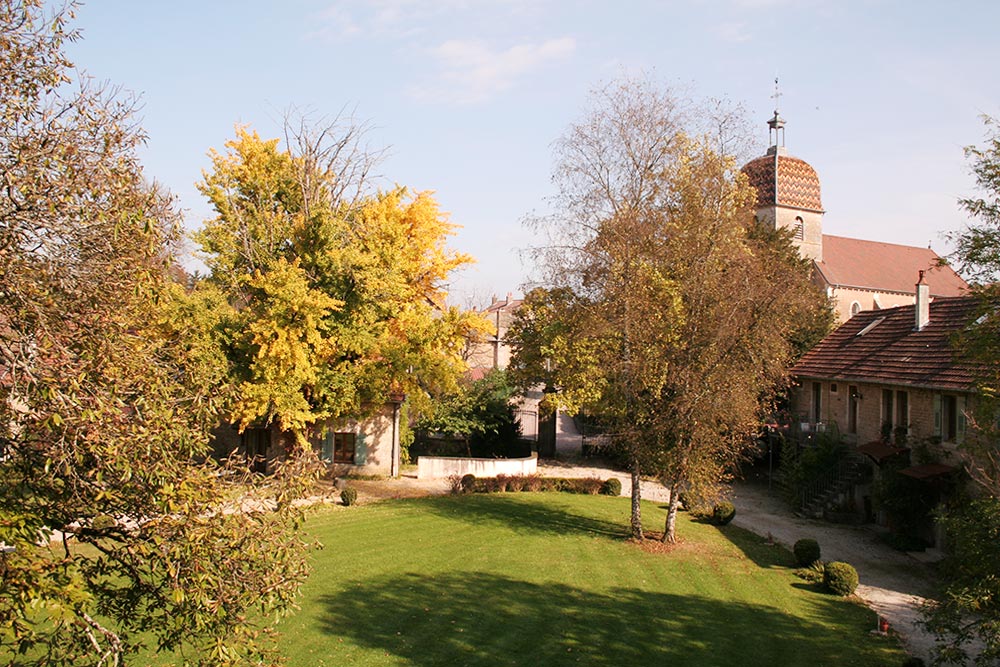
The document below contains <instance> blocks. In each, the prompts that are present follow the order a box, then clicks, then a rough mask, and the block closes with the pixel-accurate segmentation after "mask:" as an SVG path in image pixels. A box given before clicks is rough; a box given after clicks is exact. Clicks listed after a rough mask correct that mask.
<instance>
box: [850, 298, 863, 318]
mask: <svg viewBox="0 0 1000 667" xmlns="http://www.w3.org/2000/svg"><path fill="white" fill-rule="evenodd" d="M860 312H861V304H860V303H858V302H857V301H852V302H851V317H854V316H855V315H857V314H858V313H860Z"/></svg>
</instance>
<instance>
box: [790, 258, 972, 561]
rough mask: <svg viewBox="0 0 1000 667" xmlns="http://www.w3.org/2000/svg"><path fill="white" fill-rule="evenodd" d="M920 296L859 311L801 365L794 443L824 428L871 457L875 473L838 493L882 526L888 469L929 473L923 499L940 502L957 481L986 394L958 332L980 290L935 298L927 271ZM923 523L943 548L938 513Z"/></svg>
mask: <svg viewBox="0 0 1000 667" xmlns="http://www.w3.org/2000/svg"><path fill="white" fill-rule="evenodd" d="M914 300H915V303H914V305H912V306H898V307H896V308H889V309H886V310H878V311H862V312H859V313H858V314H856V315H855V316H854V317H852V318H851V319H849V320H848V321H847V322H845V323H843V324H842V325H840V326H839V327H838V328H837V329H836V330H835V331H833V332H832V333H830V334H829V335H827V336H826V337H825V338H824V339H823V340H822V341H821V342H820V343H819V344H817V345H816V346H815V347H814V348H813V349H812V350H810V351H809V352H807V353H806V354H805V355H804V356H803V357H802V358H801V359H800V360H799V361H798V363H796V364H795V366H794V367H793V368H792V369H791V373H792V375H793V376H794V377H795V380H796V386H795V388H794V389H793V391H792V392H791V396H790V404H789V408H790V411H791V413H792V415H793V419H794V423H793V424H792V427H791V433H793V434H795V435H796V436H797V437H793V439H792V442H791V443H789V446H796V445H795V442H796V441H797V442H798V443H799V444H802V443H804V442H808V438H809V437H810V436H819V435H820V434H823V433H827V434H833V435H835V436H836V437H839V438H841V439H842V441H843V442H844V443H845V444H846V445H847V446H848V450H847V452H848V457H851V456H853V457H855V458H858V457H861V458H863V460H864V461H866V462H867V464H866V465H867V467H868V473H869V474H866V475H861V476H859V477H858V478H857V479H855V480H852V479H847V480H846V481H847V482H848V484H846V485H845V486H844V487H843V488H840V489H836V492H837V493H841V494H842V497H843V499H845V500H846V501H848V504H850V505H853V506H854V507H856V508H857V510H858V511H857V513H858V515H859V516H861V517H863V518H867V519H876V520H878V521H879V522H881V523H887V522H888V523H891V520H890V517H888V515H887V514H886V513H885V512H884V511H880V508H879V507H878V502H877V501H876V500H875V496H876V495H877V485H878V484H879V483H880V482H882V481H883V480H885V479H887V478H886V477H885V476H886V475H902V476H906V477H907V478H909V479H911V480H919V481H920V482H921V483H922V486H920V487H919V488H920V489H922V490H921V491H920V494H921V496H920V498H921V501H922V502H924V501H926V503H927V505H928V506H931V505H934V504H937V503H938V502H941V501H942V500H944V499H945V498H946V496H947V493H948V491H947V489H948V488H949V487H950V485H951V484H952V483H954V482H956V481H957V475H956V473H958V471H959V470H960V468H961V459H960V457H959V455H958V452H957V448H958V447H959V446H960V445H961V444H962V443H963V442H964V441H965V439H966V437H970V436H971V434H970V435H969V436H967V433H966V414H967V410H969V409H971V408H972V407H973V405H974V402H975V400H976V391H975V377H976V370H977V369H976V367H975V366H974V365H973V364H972V363H971V362H969V361H967V360H963V359H961V358H960V357H959V356H958V355H957V354H956V351H955V350H954V348H953V337H954V335H955V334H956V333H957V332H959V331H961V330H962V329H964V328H965V327H966V326H967V325H968V324H969V323H970V320H971V318H972V317H973V316H974V314H975V313H976V311H977V306H978V302H977V301H976V299H975V298H973V297H970V296H964V297H939V298H936V299H933V300H932V299H931V298H930V287H929V286H928V285H927V283H926V282H925V280H924V276H923V275H921V276H920V280H919V281H918V283H917V285H916V290H915V294H914ZM845 460H846V459H845ZM890 468H891V470H890ZM831 485H832V478H831ZM817 496H818V494H817ZM806 500H807V499H805V498H804V499H803V503H805V502H806ZM832 500H835V498H833V497H828V498H824V499H823V502H828V501H832ZM804 509H805V508H804ZM813 509H817V508H815V507H814V508H813ZM818 509H820V510H823V509H824V508H818ZM914 530H915V532H918V533H919V534H920V535H919V536H920V537H921V538H922V539H924V540H926V542H927V543H930V544H934V545H937V546H941V542H942V539H943V536H942V534H941V533H940V531H939V530H938V529H937V528H936V526H935V525H934V523H933V520H932V518H931V517H930V515H929V514H928V515H927V516H925V517H924V518H923V519H922V523H921V525H920V526H919V527H918V528H917V529H914ZM911 532H912V531H911Z"/></svg>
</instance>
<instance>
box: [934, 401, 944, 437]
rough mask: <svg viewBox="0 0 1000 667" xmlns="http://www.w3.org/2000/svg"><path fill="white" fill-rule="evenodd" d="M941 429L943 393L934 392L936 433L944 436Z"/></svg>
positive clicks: (938, 435)
mask: <svg viewBox="0 0 1000 667" xmlns="http://www.w3.org/2000/svg"><path fill="white" fill-rule="evenodd" d="M942 432H943V431H942V429H941V394H934V435H936V436H937V437H939V438H940V437H942Z"/></svg>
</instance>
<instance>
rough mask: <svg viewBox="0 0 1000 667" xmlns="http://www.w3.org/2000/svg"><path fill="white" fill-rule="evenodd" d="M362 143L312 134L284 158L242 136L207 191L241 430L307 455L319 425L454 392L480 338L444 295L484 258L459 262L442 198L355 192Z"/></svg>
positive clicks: (217, 165)
mask: <svg viewBox="0 0 1000 667" xmlns="http://www.w3.org/2000/svg"><path fill="white" fill-rule="evenodd" d="M356 129H357V128H356V127H355V126H348V127H346V128H341V131H339V132H335V131H331V129H330V128H324V130H323V131H319V132H309V131H303V132H301V133H299V134H297V135H294V137H295V139H292V140H291V143H292V144H293V146H292V147H290V148H289V147H285V148H281V147H280V145H279V141H278V140H263V139H261V138H260V137H259V136H258V135H257V134H256V133H255V132H251V131H249V130H247V129H246V128H237V130H236V138H235V139H233V140H231V141H229V142H227V143H226V150H225V151H224V152H215V151H213V152H212V153H211V154H210V155H211V158H212V163H213V166H212V170H211V171H210V172H208V173H206V174H205V178H204V181H203V182H202V183H201V184H200V188H201V191H202V193H203V194H204V195H205V196H206V197H207V198H208V199H209V201H210V202H211V203H212V205H213V207H214V208H215V211H216V216H215V217H214V218H213V219H211V220H208V221H207V222H206V223H205V226H204V228H203V229H202V230H201V231H200V232H199V233H198V234H197V236H196V239H197V241H198V242H199V244H200V245H201V248H202V250H203V251H204V253H205V261H206V264H207V265H208V266H209V268H210V269H211V271H212V273H211V280H212V281H213V282H215V283H217V284H218V285H219V286H220V287H222V288H223V289H224V290H226V292H227V294H228V295H229V301H230V303H231V304H232V305H233V307H234V308H235V311H236V315H235V317H234V318H233V321H232V326H231V328H230V340H231V346H230V361H231V363H232V369H233V374H234V379H235V382H234V384H235V385H236V386H237V397H236V399H235V401H234V407H233V410H232V413H233V419H234V421H235V422H237V423H238V424H239V425H240V426H241V427H247V426H250V425H257V426H272V427H274V428H277V429H278V430H280V431H282V432H286V433H290V434H294V436H295V441H296V442H298V444H299V445H300V446H302V445H305V443H306V441H307V439H308V435H309V429H310V426H311V425H312V424H316V423H319V422H321V421H323V420H326V419H336V418H342V417H361V416H364V415H365V414H367V413H368V412H369V411H372V410H374V409H377V408H378V407H379V406H381V405H382V404H383V403H384V402H385V401H386V400H387V399H388V398H389V397H390V396H391V395H393V394H408V395H409V396H411V398H412V399H414V400H416V401H418V402H419V401H420V400H421V399H422V398H425V397H426V396H427V395H428V393H429V392H433V391H435V390H436V389H439V388H440V389H444V388H450V387H451V386H453V384H454V382H455V380H456V378H457V377H458V375H459V374H460V373H461V372H462V371H463V370H464V362H463V361H462V356H461V353H462V347H463V343H464V340H465V338H466V336H467V335H468V334H469V332H470V331H471V330H475V329H478V328H480V327H481V326H482V323H481V322H480V321H479V317H478V316H476V315H474V314H472V313H463V312H460V311H458V310H457V309H454V308H448V307H447V306H446V305H445V304H444V297H445V294H444V292H443V288H442V286H443V284H444V282H445V281H446V280H447V279H448V277H449V275H450V274H451V273H452V272H453V271H455V270H456V269H458V268H461V267H462V266H464V265H466V264H468V263H470V262H471V261H472V258H471V257H469V256H468V255H464V254H462V253H458V252H455V251H454V250H452V249H450V248H448V246H447V243H446V241H447V238H448V236H450V235H451V234H453V233H454V229H455V226H454V225H453V224H452V223H450V222H449V221H448V220H447V217H446V216H445V215H444V214H443V213H442V212H441V211H440V210H439V208H438V206H437V203H436V202H435V200H434V198H433V196H432V195H431V194H430V193H427V192H423V193H417V194H411V193H410V192H409V191H408V190H407V189H406V188H403V187H396V188H393V189H391V190H388V191H382V190H369V189H366V188H365V184H364V183H357V184H354V185H353V186H351V187H348V186H347V185H346V184H345V180H347V179H351V178H354V179H364V174H365V173H366V172H367V169H366V168H361V169H359V168H358V161H362V162H364V161H365V160H366V159H367V158H366V157H365V156H364V155H362V154H361V153H359V152H357V151H353V150H352V151H346V152H345V151H344V146H345V145H348V144H350V143H351V142H354V141H357V140H358V136H357V135H356V134H354V132H356ZM292 136H293V135H292V134H289V137H290V138H291V137H292ZM334 136H336V137H338V139H337V140H336V141H332V143H330V138H331V137H334ZM348 192H350V193H353V194H352V196H350V197H348V196H347V195H346V194H345V193H348Z"/></svg>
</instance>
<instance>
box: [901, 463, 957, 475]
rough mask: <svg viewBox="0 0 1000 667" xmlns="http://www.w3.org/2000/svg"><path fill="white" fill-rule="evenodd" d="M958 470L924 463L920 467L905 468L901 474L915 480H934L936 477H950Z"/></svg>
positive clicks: (937, 464) (941, 464) (939, 464)
mask: <svg viewBox="0 0 1000 667" xmlns="http://www.w3.org/2000/svg"><path fill="white" fill-rule="evenodd" d="M956 470H958V468H955V467H953V466H948V465H945V464H943V463H923V464H921V465H918V466H910V467H909V468H903V469H902V470H900V471H899V474H901V475H906V476H907V477H912V478H913V479H934V478H935V477H944V476H946V475H950V474H951V473H953V472H955V471H956Z"/></svg>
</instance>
